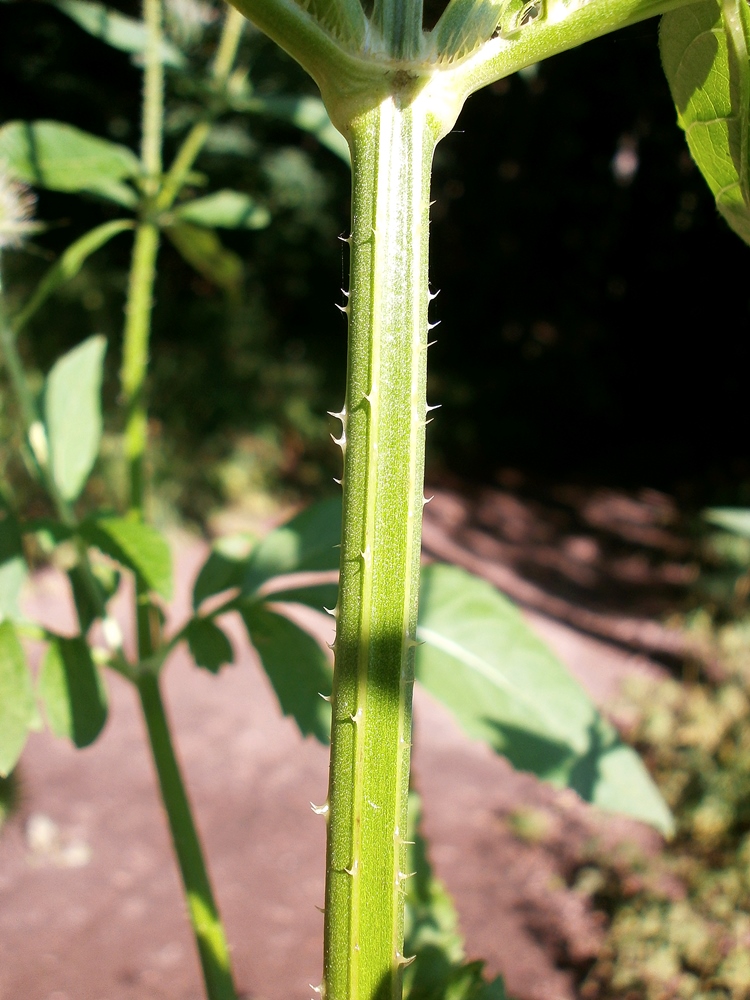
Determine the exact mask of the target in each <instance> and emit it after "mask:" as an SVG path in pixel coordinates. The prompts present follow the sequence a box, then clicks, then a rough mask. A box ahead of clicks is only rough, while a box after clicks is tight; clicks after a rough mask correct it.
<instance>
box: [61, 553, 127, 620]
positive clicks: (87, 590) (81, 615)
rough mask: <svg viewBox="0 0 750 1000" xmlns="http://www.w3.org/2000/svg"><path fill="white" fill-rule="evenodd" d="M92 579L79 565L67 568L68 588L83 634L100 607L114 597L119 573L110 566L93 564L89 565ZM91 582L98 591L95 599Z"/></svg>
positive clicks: (118, 582)
mask: <svg viewBox="0 0 750 1000" xmlns="http://www.w3.org/2000/svg"><path fill="white" fill-rule="evenodd" d="M91 571H92V572H91V576H92V577H93V580H89V579H87V575H86V574H85V573H84V572H83V570H82V569H81V568H80V567H79V566H74V567H73V568H72V569H70V570H68V579H69V580H70V588H71V590H72V591H73V602H74V604H75V606H76V612H77V614H78V624H79V626H80V629H81V633H82V634H83V635H85V634H86V632H88V630H89V628H90V627H91V625H92V623H93V622H94V621H95V620H96V619H97V618H98V617H99V616H100V615H101V609H102V608H103V607H106V606H107V603H108V602H109V601H110V600H111V599H112V598H113V597H114V595H115V594H116V592H117V588H118V587H119V585H120V579H121V576H120V573H118V572H117V570H115V569H113V568H112V567H110V566H103V565H100V564H96V563H95V564H94V565H93V566H92V567H91ZM92 584H93V586H94V587H96V589H97V590H98V592H99V599H98V600H97V599H96V598H95V596H94V595H92V593H91V587H92Z"/></svg>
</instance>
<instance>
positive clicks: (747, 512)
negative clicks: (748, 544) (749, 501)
mask: <svg viewBox="0 0 750 1000" xmlns="http://www.w3.org/2000/svg"><path fill="white" fill-rule="evenodd" d="M703 516H704V518H705V519H706V520H707V521H708V523H709V524H715V525H716V527H717V528H724V530H725V531H731V532H732V534H733V535H740V536H742V538H750V508H748V507H710V508H709V509H708V510H704V512H703Z"/></svg>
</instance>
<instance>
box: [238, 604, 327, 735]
mask: <svg viewBox="0 0 750 1000" xmlns="http://www.w3.org/2000/svg"><path fill="white" fill-rule="evenodd" d="M240 612H241V614H242V618H243V620H244V622H245V625H246V627H247V631H248V634H249V636H250V641H251V642H252V644H253V646H254V647H255V649H256V651H257V653H258V656H259V657H260V661H261V663H262V664H263V669H264V670H265V671H266V673H267V674H268V677H269V680H270V681H271V684H272V685H273V689H274V691H275V692H276V697H277V698H278V699H279V704H280V705H281V710H282V711H283V713H284V715H293V716H294V718H295V721H296V722H297V725H298V726H299V728H300V731H301V733H302V735H303V736H307V735H308V734H311V735H313V736H315V738H316V739H318V740H319V741H320V742H321V743H328V741H329V739H330V734H331V710H330V706H329V704H328V703H327V702H326V701H324V700H323V698H322V697H320V695H325V696H328V695H330V693H331V670H330V668H329V666H328V662H327V660H326V657H325V655H324V653H323V650H322V649H321V648H320V646H319V645H318V644H317V642H316V641H315V640H314V639H313V638H312V636H310V635H308V633H307V632H304V631H303V630H302V629H301V628H299V626H297V625H295V624H294V622H292V621H290V620H289V619H288V618H284V617H283V616H282V615H278V614H276V612H274V611H271V610H270V609H269V608H266V607H264V606H263V605H262V604H250V605H246V606H245V607H242V608H241V609H240Z"/></svg>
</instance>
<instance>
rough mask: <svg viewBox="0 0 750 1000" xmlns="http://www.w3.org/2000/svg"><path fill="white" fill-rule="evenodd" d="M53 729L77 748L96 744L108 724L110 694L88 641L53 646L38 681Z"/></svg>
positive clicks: (59, 641)
mask: <svg viewBox="0 0 750 1000" xmlns="http://www.w3.org/2000/svg"><path fill="white" fill-rule="evenodd" d="M37 692H38V694H39V697H40V699H41V701H42V702H43V704H44V710H45V713H46V715H47V721H48V722H49V726H50V729H51V730H52V732H53V733H54V734H55V736H61V737H63V736H67V737H68V739H70V740H72V741H73V743H75V745H76V746H77V747H86V746H88V745H89V744H90V743H93V742H94V740H95V739H96V738H97V736H98V735H99V733H100V732H101V731H102V728H103V726H104V723H105V722H106V721H107V693H106V690H105V688H104V685H103V683H102V679H101V677H100V676H99V671H98V670H97V668H96V665H95V664H94V661H93V660H92V659H91V651H90V650H89V647H88V645H87V644H86V641H85V639H83V638H82V637H81V636H77V637H76V638H74V639H64V638H62V637H60V636H58V637H57V638H56V639H55V640H54V641H53V642H51V643H50V646H49V649H48V650H47V655H46V657H45V658H44V663H43V664H42V669H41V672H40V674H39V680H38V682H37Z"/></svg>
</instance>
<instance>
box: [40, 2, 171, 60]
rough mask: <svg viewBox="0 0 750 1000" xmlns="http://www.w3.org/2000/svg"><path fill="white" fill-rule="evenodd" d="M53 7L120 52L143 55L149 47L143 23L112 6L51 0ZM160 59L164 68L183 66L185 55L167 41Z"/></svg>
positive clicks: (162, 45) (163, 45) (163, 43)
mask: <svg viewBox="0 0 750 1000" xmlns="http://www.w3.org/2000/svg"><path fill="white" fill-rule="evenodd" d="M52 2H53V3H54V6H55V7H57V9H58V10H61V11H62V12H63V13H64V14H67V15H68V17H70V18H71V19H72V20H73V21H75V22H76V24H77V25H78V26H79V27H81V28H83V30H84V31H87V32H88V33H89V34H90V35H93V36H94V38H98V39H99V40H100V41H102V42H104V43H105V44H107V45H111V46H112V48H113V49H119V50H120V51H121V52H132V53H143V52H145V50H146V46H147V44H148V32H147V29H146V25H145V24H144V23H143V21H137V20H136V19H135V18H133V17H127V16H126V15H125V14H121V13H120V12H119V11H118V10H114V9H113V8H112V7H105V5H104V4H101V3H90V2H89V0H52ZM160 51H161V58H162V62H163V63H164V65H165V66H174V67H177V68H179V67H181V66H184V65H185V56H184V55H183V54H182V52H180V50H179V49H178V48H177V47H176V46H175V45H172V43H171V42H169V41H167V40H166V39H162V42H161V49H160Z"/></svg>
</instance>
